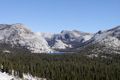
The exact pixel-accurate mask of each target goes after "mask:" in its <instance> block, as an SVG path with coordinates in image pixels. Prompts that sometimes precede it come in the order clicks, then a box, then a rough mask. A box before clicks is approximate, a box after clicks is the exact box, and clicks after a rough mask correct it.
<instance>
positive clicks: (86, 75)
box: [0, 52, 120, 80]
mask: <svg viewBox="0 0 120 80" xmlns="http://www.w3.org/2000/svg"><path fill="white" fill-rule="evenodd" d="M104 55H105V56H108V58H101V57H100V56H98V57H96V58H89V57H86V55H85V54H82V53H81V54H78V53H74V54H73V53H69V54H29V53H18V52H17V53H6V54H5V53H2V52H0V64H1V65H3V69H1V70H2V71H5V72H8V73H9V74H12V70H15V72H14V73H15V74H14V75H18V76H20V77H22V73H30V74H32V75H33V76H38V77H41V78H47V80H120V55H117V54H111V55H110V54H104Z"/></svg>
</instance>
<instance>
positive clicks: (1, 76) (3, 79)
mask: <svg viewBox="0 0 120 80" xmlns="http://www.w3.org/2000/svg"><path fill="white" fill-rule="evenodd" d="M0 80H46V79H45V78H38V77H33V76H31V75H30V74H23V78H19V77H17V76H14V75H9V74H7V73H6V72H3V73H2V72H0Z"/></svg>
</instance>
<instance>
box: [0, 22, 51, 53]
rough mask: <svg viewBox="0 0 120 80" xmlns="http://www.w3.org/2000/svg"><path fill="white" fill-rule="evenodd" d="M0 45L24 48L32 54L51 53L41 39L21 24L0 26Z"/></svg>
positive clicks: (44, 41) (45, 42)
mask: <svg viewBox="0 0 120 80" xmlns="http://www.w3.org/2000/svg"><path fill="white" fill-rule="evenodd" d="M0 44H1V45H2V44H7V45H10V46H11V47H12V48H24V49H26V50H29V51H31V52H32V53H43V52H45V53H49V52H52V50H51V49H50V47H49V46H48V43H47V41H46V40H45V39H44V38H43V37H40V36H37V35H36V34H34V33H33V32H32V31H30V30H29V29H27V28H26V27H25V26H24V25H23V24H12V25H8V24H0Z"/></svg>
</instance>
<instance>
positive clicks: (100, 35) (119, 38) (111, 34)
mask: <svg viewBox="0 0 120 80" xmlns="http://www.w3.org/2000/svg"><path fill="white" fill-rule="evenodd" d="M91 40H92V41H93V43H96V42H98V43H100V44H104V45H106V47H113V48H119V47H120V26H117V27H115V28H112V29H109V30H106V31H98V32H97V33H96V34H95V35H94V36H93V38H91Z"/></svg>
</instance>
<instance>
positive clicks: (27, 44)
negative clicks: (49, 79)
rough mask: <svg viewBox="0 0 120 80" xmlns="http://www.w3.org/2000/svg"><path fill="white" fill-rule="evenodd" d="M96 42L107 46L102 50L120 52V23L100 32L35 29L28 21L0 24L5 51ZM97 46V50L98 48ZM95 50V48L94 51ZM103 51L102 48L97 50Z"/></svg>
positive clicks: (69, 47)
mask: <svg viewBox="0 0 120 80" xmlns="http://www.w3.org/2000/svg"><path fill="white" fill-rule="evenodd" d="M92 45H96V46H98V48H99V47H100V46H104V47H101V48H104V49H102V50H100V51H104V50H112V51H115V52H116V53H119V51H120V26H117V27H114V28H112V29H108V30H105V31H101V30H100V31H98V32H96V33H88V32H82V31H78V30H72V31H68V30H63V31H61V32H60V33H55V34H54V33H42V32H32V31H31V30H29V29H28V28H27V27H26V26H25V25H24V24H21V23H17V24H0V50H2V51H3V52H11V51H14V50H17V51H21V50H24V51H29V52H32V53H54V52H58V51H61V50H62V51H66V50H68V51H69V50H73V51H80V50H81V49H83V48H84V49H85V48H88V47H90V46H92ZM98 48H96V49H98ZM91 51H93V50H91ZM97 51H99V50H97Z"/></svg>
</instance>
